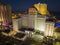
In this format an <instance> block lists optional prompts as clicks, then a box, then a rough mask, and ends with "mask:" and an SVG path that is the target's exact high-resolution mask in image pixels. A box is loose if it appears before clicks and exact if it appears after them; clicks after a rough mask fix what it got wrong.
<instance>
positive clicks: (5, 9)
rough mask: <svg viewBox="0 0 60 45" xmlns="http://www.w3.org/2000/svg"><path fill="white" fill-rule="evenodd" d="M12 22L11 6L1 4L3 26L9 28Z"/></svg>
mask: <svg viewBox="0 0 60 45" xmlns="http://www.w3.org/2000/svg"><path fill="white" fill-rule="evenodd" d="M11 21H12V20H11V7H10V5H6V4H2V3H0V22H2V25H3V26H8V25H9V23H11Z"/></svg>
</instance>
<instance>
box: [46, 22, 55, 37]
mask: <svg viewBox="0 0 60 45" xmlns="http://www.w3.org/2000/svg"><path fill="white" fill-rule="evenodd" d="M54 26H55V23H54V22H46V25H45V36H53V33H54V30H55V27H54Z"/></svg>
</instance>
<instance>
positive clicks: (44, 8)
mask: <svg viewBox="0 0 60 45" xmlns="http://www.w3.org/2000/svg"><path fill="white" fill-rule="evenodd" d="M34 7H35V8H36V9H37V10H38V13H40V14H42V15H50V14H49V11H48V9H47V4H44V3H38V4H34Z"/></svg>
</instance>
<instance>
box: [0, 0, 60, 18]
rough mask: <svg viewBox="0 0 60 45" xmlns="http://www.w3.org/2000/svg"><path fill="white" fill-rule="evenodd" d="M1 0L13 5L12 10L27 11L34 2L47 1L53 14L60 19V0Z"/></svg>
mask: <svg viewBox="0 0 60 45" xmlns="http://www.w3.org/2000/svg"><path fill="white" fill-rule="evenodd" d="M0 2H2V3H5V4H9V5H11V7H12V12H27V10H28V8H30V7H32V6H33V5H34V4H37V3H46V4H47V6H48V7H47V8H48V11H49V12H50V13H51V14H52V16H53V15H54V16H56V18H58V19H60V0H0Z"/></svg>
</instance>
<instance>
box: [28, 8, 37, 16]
mask: <svg viewBox="0 0 60 45" xmlns="http://www.w3.org/2000/svg"><path fill="white" fill-rule="evenodd" d="M28 11H29V12H28V13H29V15H37V14H38V12H37V10H36V8H35V7H30V8H29V10H28Z"/></svg>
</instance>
